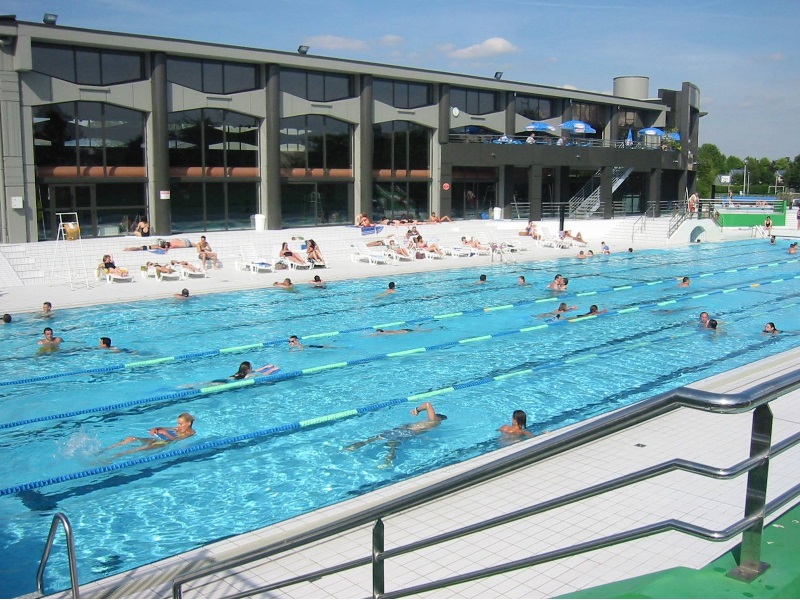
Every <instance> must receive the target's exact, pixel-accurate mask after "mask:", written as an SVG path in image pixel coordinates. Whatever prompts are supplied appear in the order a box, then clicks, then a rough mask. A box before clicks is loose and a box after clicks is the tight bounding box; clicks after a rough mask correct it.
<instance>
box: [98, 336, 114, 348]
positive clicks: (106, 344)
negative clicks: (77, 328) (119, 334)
mask: <svg viewBox="0 0 800 600" xmlns="http://www.w3.org/2000/svg"><path fill="white" fill-rule="evenodd" d="M98 348H101V349H103V350H117V348H115V347H114V346H112V345H111V338H110V337H101V338H100V345H99V346H98Z"/></svg>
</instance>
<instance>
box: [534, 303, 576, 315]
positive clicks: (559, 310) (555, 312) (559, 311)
mask: <svg viewBox="0 0 800 600" xmlns="http://www.w3.org/2000/svg"><path fill="white" fill-rule="evenodd" d="M571 310H578V307H577V306H569V305H567V303H566V302H562V303H561V304H559V305H558V308H557V309H555V310H551V311H550V312H546V313H542V314H541V315H539V316H540V317H542V318H544V317H560V316H561V315H563V314H564V313H566V312H569V311H571Z"/></svg>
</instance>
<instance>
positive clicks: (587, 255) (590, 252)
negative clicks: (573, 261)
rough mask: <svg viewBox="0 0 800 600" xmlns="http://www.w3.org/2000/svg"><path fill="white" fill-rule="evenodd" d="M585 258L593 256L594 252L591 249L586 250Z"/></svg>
mask: <svg viewBox="0 0 800 600" xmlns="http://www.w3.org/2000/svg"><path fill="white" fill-rule="evenodd" d="M586 258H594V252H592V251H591V250H588V251H587V252H586Z"/></svg>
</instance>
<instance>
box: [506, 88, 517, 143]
mask: <svg viewBox="0 0 800 600" xmlns="http://www.w3.org/2000/svg"><path fill="white" fill-rule="evenodd" d="M504 95H505V101H506V130H505V131H504V132H503V133H507V134H508V135H509V136H511V135H514V133H515V131H516V129H517V127H516V124H517V97H516V96H515V95H514V92H506V93H505V94H504Z"/></svg>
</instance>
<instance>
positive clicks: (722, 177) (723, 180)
mask: <svg viewBox="0 0 800 600" xmlns="http://www.w3.org/2000/svg"><path fill="white" fill-rule="evenodd" d="M719 182H720V183H721V184H722V185H730V184H731V176H730V175H720V176H719Z"/></svg>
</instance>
